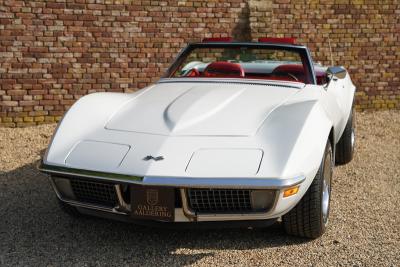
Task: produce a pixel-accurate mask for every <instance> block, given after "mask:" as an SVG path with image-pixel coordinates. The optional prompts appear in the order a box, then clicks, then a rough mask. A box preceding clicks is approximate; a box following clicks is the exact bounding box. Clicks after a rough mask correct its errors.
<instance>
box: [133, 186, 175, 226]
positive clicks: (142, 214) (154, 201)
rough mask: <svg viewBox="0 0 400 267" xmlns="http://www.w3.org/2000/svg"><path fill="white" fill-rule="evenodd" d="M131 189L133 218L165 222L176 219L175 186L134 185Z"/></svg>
mask: <svg viewBox="0 0 400 267" xmlns="http://www.w3.org/2000/svg"><path fill="white" fill-rule="evenodd" d="M130 191H131V209H132V212H131V217H132V218H133V219H138V220H155V221H164V222H173V221H174V220H175V189H174V188H170V187H160V186H142V185H132V186H131V187H130Z"/></svg>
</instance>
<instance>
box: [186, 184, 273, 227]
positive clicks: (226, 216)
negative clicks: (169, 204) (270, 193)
mask: <svg viewBox="0 0 400 267" xmlns="http://www.w3.org/2000/svg"><path fill="white" fill-rule="evenodd" d="M180 191H181V198H182V210H183V214H184V215H185V216H186V217H187V218H188V219H189V220H190V221H196V222H201V221H204V222H206V221H240V220H265V219H270V215H271V214H272V212H273V211H274V210H275V207H276V205H277V203H278V199H279V194H280V191H278V190H277V192H275V196H274V204H273V205H272V207H271V208H270V209H269V210H268V211H267V212H252V213H210V214H206V213H203V214H197V213H196V212H194V211H192V210H191V209H190V208H189V204H188V199H187V197H186V194H187V193H186V189H181V190H180Z"/></svg>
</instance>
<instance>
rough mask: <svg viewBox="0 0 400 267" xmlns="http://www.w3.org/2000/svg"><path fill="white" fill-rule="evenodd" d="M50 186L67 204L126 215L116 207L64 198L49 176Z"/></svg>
mask: <svg viewBox="0 0 400 267" xmlns="http://www.w3.org/2000/svg"><path fill="white" fill-rule="evenodd" d="M49 180H50V183H51V186H52V187H53V190H54V192H55V193H56V195H57V198H58V199H59V200H61V201H62V202H65V203H67V204H69V205H72V206H75V207H80V208H87V209H94V210H99V211H105V212H110V213H115V214H120V215H128V214H127V213H125V212H121V211H118V210H117V208H108V207H104V206H99V205H93V204H89V203H84V202H79V201H75V200H70V199H65V198H63V197H62V196H61V194H60V192H59V191H58V189H57V187H56V185H55V183H54V181H53V179H52V178H51V177H50V178H49Z"/></svg>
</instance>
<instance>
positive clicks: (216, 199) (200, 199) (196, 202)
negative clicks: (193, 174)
mask: <svg viewBox="0 0 400 267" xmlns="http://www.w3.org/2000/svg"><path fill="white" fill-rule="evenodd" d="M251 191H252V190H250V189H195V188H191V189H187V200H188V206H189V208H190V209H191V210H192V211H194V212H196V213H250V212H253V211H254V210H253V208H252V204H251Z"/></svg>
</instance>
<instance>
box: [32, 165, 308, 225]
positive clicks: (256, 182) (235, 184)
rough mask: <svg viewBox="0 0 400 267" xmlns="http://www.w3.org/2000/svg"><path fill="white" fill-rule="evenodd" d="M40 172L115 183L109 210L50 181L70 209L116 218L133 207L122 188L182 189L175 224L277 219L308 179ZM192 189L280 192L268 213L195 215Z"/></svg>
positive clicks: (47, 168)
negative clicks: (290, 194) (283, 197)
mask: <svg viewBox="0 0 400 267" xmlns="http://www.w3.org/2000/svg"><path fill="white" fill-rule="evenodd" d="M39 170H40V171H42V172H44V173H47V174H51V175H53V176H61V177H69V178H85V179H93V180H97V181H106V182H114V183H115V185H114V186H115V192H116V196H117V200H118V202H117V203H118V204H117V205H116V206H115V207H105V206H101V205H95V204H91V203H84V202H80V201H76V200H73V199H69V198H66V197H64V196H63V195H62V194H61V193H60V191H59V190H58V188H57V186H56V184H55V182H54V180H53V178H51V177H50V181H51V184H52V186H53V189H54V191H55V192H56V194H57V197H58V198H59V199H60V200H61V201H63V202H65V203H67V204H70V205H73V206H75V207H78V208H83V209H91V210H97V211H102V212H107V213H111V214H116V215H125V216H129V214H130V212H131V211H130V204H129V203H126V202H125V200H124V198H123V197H122V191H121V186H120V184H119V183H123V184H141V185H144V186H146V185H147V186H166V187H174V188H179V192H180V197H181V200H182V207H179V208H175V222H193V221H233V220H266V219H271V218H275V217H274V216H275V214H274V210H275V207H276V205H277V202H278V199H279V196H280V193H281V192H282V190H283V189H286V188H290V187H293V186H295V185H298V184H300V183H302V182H303V181H304V180H305V177H302V176H299V177H295V178H291V179H270V178H188V177H143V178H141V177H136V176H128V175H121V174H110V173H100V172H93V171H86V170H77V169H69V168H64V167H55V166H49V165H41V166H39ZM188 188H213V189H217V188H229V189H254V190H258V189H274V190H275V191H276V193H275V197H274V202H273V205H272V207H271V208H270V209H269V210H268V211H267V212H251V213H233V214H228V213H210V214H204V213H202V214H199V213H196V212H194V211H192V210H191V209H190V207H189V205H188V199H187V192H186V190H187V189H188Z"/></svg>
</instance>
